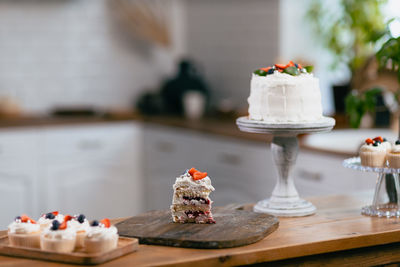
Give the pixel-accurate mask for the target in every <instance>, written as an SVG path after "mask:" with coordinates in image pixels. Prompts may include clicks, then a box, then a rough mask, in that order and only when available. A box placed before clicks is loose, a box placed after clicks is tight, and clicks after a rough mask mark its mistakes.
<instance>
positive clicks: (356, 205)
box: [0, 192, 400, 267]
mask: <svg viewBox="0 0 400 267" xmlns="http://www.w3.org/2000/svg"><path fill="white" fill-rule="evenodd" d="M370 194H371V192H365V193H364V192H363V193H357V194H352V195H335V196H319V197H314V198H308V199H307V200H309V201H310V202H312V203H314V204H315V206H316V207H317V209H318V213H317V214H315V215H314V216H306V217H296V218H280V219H279V221H280V225H279V228H278V229H277V230H276V231H275V232H273V233H272V234H270V235H269V236H268V237H267V238H264V239H262V240H260V241H259V242H257V243H254V244H251V245H248V246H242V247H236V248H226V249H188V248H179V247H178V248H177V247H168V246H154V245H142V244H139V248H138V250H137V251H136V252H134V253H131V254H128V255H125V256H123V257H120V258H117V259H115V260H113V261H110V262H108V263H105V264H102V265H99V266H102V267H108V266H217V265H223V266H237V265H246V264H253V263H261V262H270V264H271V266H279V265H283V264H286V266H287V265H290V264H292V265H296V264H297V265H306V264H310V265H312V264H314V265H317V266H321V265H331V266H341V265H343V264H347V265H348V266H350V265H353V266H360V265H361V266H376V265H382V264H390V263H396V262H400V242H399V241H400V238H399V236H400V227H399V223H400V221H399V219H398V218H385V219H384V220H382V219H381V218H377V217H369V216H363V215H361V214H360V207H361V206H363V205H366V204H368V203H369V201H370V197H371V196H370ZM243 209H244V210H247V209H249V210H251V209H252V205H249V206H245V207H243ZM123 220H125V219H114V220H112V223H117V222H119V221H123ZM5 234H6V231H3V232H0V235H5ZM3 265H6V266H8V267H17V266H18V267H19V266H32V267H36V266H37V267H39V266H40V267H48V266H50V267H55V266H60V265H59V264H58V263H53V262H44V261H38V260H30V259H22V258H15V257H7V256H0V266H3ZM62 266H64V265H62Z"/></svg>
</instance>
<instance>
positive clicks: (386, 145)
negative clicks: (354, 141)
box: [373, 136, 392, 152]
mask: <svg viewBox="0 0 400 267" xmlns="http://www.w3.org/2000/svg"><path fill="white" fill-rule="evenodd" d="M373 140H378V141H381V142H382V145H383V146H384V147H385V148H386V151H387V152H389V151H390V150H391V149H392V144H391V143H390V142H389V141H388V140H387V139H386V138H385V137H383V138H382V137H380V136H378V137H375V138H374V139H373Z"/></svg>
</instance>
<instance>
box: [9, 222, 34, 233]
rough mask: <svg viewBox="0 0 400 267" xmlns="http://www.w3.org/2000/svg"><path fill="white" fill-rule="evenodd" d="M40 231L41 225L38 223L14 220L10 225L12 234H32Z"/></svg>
mask: <svg viewBox="0 0 400 267" xmlns="http://www.w3.org/2000/svg"><path fill="white" fill-rule="evenodd" d="M39 231H40V225H39V224H37V223H31V222H30V221H28V222H16V221H14V222H12V223H11V224H10V225H8V232H9V233H10V234H31V233H35V232H39Z"/></svg>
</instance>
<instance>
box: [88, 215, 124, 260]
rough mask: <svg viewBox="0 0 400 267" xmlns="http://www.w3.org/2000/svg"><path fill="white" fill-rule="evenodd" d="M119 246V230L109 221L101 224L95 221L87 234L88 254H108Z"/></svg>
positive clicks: (104, 220) (106, 220)
mask: <svg viewBox="0 0 400 267" xmlns="http://www.w3.org/2000/svg"><path fill="white" fill-rule="evenodd" d="M117 245H118V232H117V228H116V227H115V226H113V225H111V223H110V220H109V219H103V220H101V221H100V222H98V221H93V222H92V224H91V227H90V229H89V231H88V232H87V234H86V237H85V241H84V246H85V250H86V252H88V253H99V252H106V251H109V250H112V249H114V248H116V247H117Z"/></svg>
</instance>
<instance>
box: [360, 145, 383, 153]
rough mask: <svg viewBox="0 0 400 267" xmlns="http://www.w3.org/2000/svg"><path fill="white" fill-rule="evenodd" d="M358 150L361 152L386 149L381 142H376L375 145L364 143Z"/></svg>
mask: <svg viewBox="0 0 400 267" xmlns="http://www.w3.org/2000/svg"><path fill="white" fill-rule="evenodd" d="M360 151H362V152H377V151H386V146H384V145H382V144H378V145H377V146H373V145H372V144H369V145H367V144H364V145H362V146H361V148H360Z"/></svg>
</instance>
